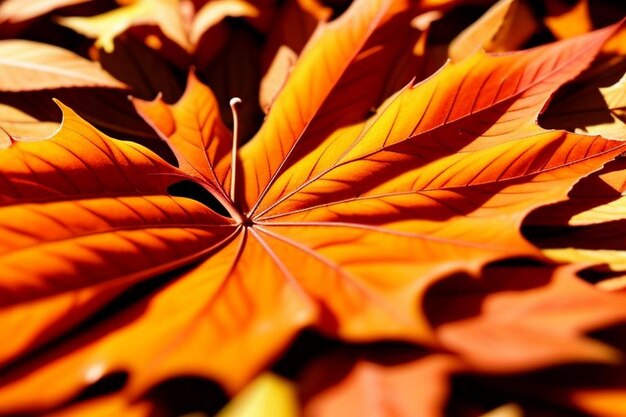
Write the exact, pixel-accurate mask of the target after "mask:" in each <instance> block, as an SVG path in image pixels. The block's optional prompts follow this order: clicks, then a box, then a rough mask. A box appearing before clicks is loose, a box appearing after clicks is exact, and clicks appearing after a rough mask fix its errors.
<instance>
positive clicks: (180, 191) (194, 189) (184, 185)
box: [167, 180, 232, 218]
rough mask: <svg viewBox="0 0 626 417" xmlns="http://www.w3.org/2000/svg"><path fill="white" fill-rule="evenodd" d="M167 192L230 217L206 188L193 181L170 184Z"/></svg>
mask: <svg viewBox="0 0 626 417" xmlns="http://www.w3.org/2000/svg"><path fill="white" fill-rule="evenodd" d="M167 192H168V193H169V194H170V195H171V196H174V197H185V198H190V199H192V200H195V201H197V202H198V203H200V204H202V205H205V206H207V207H208V208H210V209H211V210H213V211H214V212H216V213H217V214H219V215H221V216H224V217H228V218H232V216H231V215H230V213H229V212H228V210H226V208H225V207H224V206H223V205H222V203H220V202H219V201H218V200H217V198H215V196H213V194H211V193H210V192H209V191H208V190H207V189H206V188H204V187H203V186H201V185H200V184H197V183H195V182H193V181H187V180H186V181H181V182H177V183H176V184H173V185H171V186H170V187H169V188H168V189H167Z"/></svg>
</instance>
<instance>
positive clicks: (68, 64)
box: [0, 40, 126, 91]
mask: <svg viewBox="0 0 626 417" xmlns="http://www.w3.org/2000/svg"><path fill="white" fill-rule="evenodd" d="M0 68H1V69H2V72H1V73H0V91H33V90H43V89H56V88H62V87H107V88H125V87H126V86H125V85H124V84H123V83H121V82H119V81H117V80H116V79H115V78H113V77H112V76H111V75H109V74H108V73H107V72H106V71H103V70H102V68H100V66H99V65H98V64H95V63H93V62H90V61H88V60H86V59H84V58H82V57H80V56H78V55H76V54H73V53H72V52H69V51H67V50H65V49H62V48H59V47H56V46H51V45H46V44H43V43H38V42H31V41H26V40H4V41H0Z"/></svg>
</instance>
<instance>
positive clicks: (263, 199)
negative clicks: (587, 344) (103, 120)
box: [0, 0, 626, 412]
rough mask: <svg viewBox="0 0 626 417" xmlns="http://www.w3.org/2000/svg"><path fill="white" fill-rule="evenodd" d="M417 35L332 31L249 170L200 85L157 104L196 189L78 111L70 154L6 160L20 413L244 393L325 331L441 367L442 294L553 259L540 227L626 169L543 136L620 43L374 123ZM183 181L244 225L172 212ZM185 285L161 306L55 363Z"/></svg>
mask: <svg viewBox="0 0 626 417" xmlns="http://www.w3.org/2000/svg"><path fill="white" fill-rule="evenodd" d="M408 15H409V7H408V6H407V4H405V3H404V2H390V1H385V0H380V1H367V0H361V1H356V2H355V3H354V4H353V5H352V6H351V8H350V9H349V10H348V11H347V12H346V13H345V14H344V15H342V16H341V17H340V18H339V19H337V20H335V21H333V22H332V23H328V24H326V25H325V26H324V28H323V29H321V30H319V31H318V32H317V34H316V35H315V36H314V37H313V40H312V41H311V43H310V44H309V45H307V47H306V48H305V50H304V52H303V54H302V56H301V57H300V59H299V61H298V62H297V64H296V65H295V67H294V68H293V71H292V72H291V74H290V76H289V78H288V80H287V82H286V83H285V85H284V87H283V89H282V90H281V92H280V93H279V95H278V96H277V98H276V100H275V101H274V103H273V106H272V109H271V111H270V112H269V114H268V116H267V119H266V120H265V122H264V124H263V126H262V127H261V129H260V131H259V132H258V133H257V134H256V136H255V137H254V138H253V139H252V140H251V141H250V142H249V143H248V144H246V145H245V146H243V147H242V148H241V149H240V150H239V151H238V152H233V153H232V154H231V153H230V152H229V148H230V146H231V135H230V133H229V132H228V130H227V129H226V128H225V127H224V126H223V125H222V122H221V121H220V118H219V112H218V106H217V101H216V100H215V97H214V96H213V95H212V93H211V91H210V90H209V89H208V88H207V87H206V86H204V85H202V84H201V83H200V82H199V81H197V80H196V79H195V78H194V77H193V76H192V77H190V79H189V85H188V88H187V91H186V93H185V95H184V96H183V97H182V99H181V100H180V101H179V102H178V103H177V104H175V105H173V106H170V105H167V104H165V103H163V102H162V101H160V100H158V99H157V100H156V101H154V102H141V101H136V103H135V104H136V106H137V108H138V109H139V111H140V112H141V113H142V114H144V116H145V117H146V119H147V120H148V121H149V122H150V123H151V124H152V125H153V126H154V127H155V128H156V129H158V130H159V132H160V134H161V136H162V137H163V138H164V139H165V140H166V141H167V142H168V143H169V144H170V146H171V147H172V150H173V151H174V152H175V154H176V156H177V158H178V161H179V165H180V167H179V168H176V167H173V166H171V165H169V164H168V163H166V162H165V161H163V160H162V159H161V158H159V157H158V156H157V155H156V154H154V153H152V152H151V151H149V150H147V149H145V148H143V147H142V146H140V145H137V144H133V143H127V142H122V141H118V140H115V139H111V138H109V137H107V136H106V135H104V134H103V133H101V132H99V131H97V130H96V129H95V128H93V127H91V126H90V125H89V124H87V123H86V122H84V121H83V120H81V119H80V118H79V117H78V116H77V115H76V114H74V113H73V112H72V111H71V110H70V109H68V108H67V107H64V106H62V105H61V107H62V109H63V112H64V120H63V124H62V127H61V129H60V130H59V131H58V132H56V133H55V134H54V135H53V136H52V137H51V138H49V139H46V140H43V141H15V143H13V144H12V145H11V146H10V147H8V149H6V150H4V151H2V152H0V166H2V171H1V174H0V201H1V202H2V205H3V206H2V210H4V213H5V215H4V216H2V220H0V233H1V234H0V242H2V245H3V246H2V247H1V248H0V270H1V271H2V274H1V277H0V288H2V291H1V292H0V302H1V303H2V306H3V308H2V311H1V312H0V329H1V330H0V334H1V335H4V339H5V340H6V344H5V345H4V346H3V349H2V351H0V355H1V356H0V362H1V363H3V364H16V363H17V364H18V365H15V366H13V367H11V368H10V369H9V371H7V373H6V374H5V375H4V377H3V380H2V381H3V385H4V386H3V388H2V389H0V412H15V410H18V411H40V410H44V409H46V408H48V407H51V406H54V405H56V404H59V402H60V401H63V400H66V399H68V398H70V397H71V396H72V395H75V394H76V393H77V392H79V390H80V389H81V388H83V387H84V386H85V385H86V384H90V383H93V382H95V381H97V380H99V379H101V378H102V377H103V376H104V375H107V374H108V373H111V372H115V371H123V372H128V373H129V374H130V383H129V388H130V392H131V393H132V394H138V393H141V392H144V391H145V390H146V389H147V388H149V387H150V386H152V385H153V384H155V383H157V382H159V381H161V380H163V379H164V378H167V377H170V376H173V375H199V376H203V377H210V378H214V379H216V380H217V381H219V382H220V383H221V384H222V385H223V386H224V387H225V388H226V389H227V390H228V391H230V392H233V391H236V390H238V389H239V388H240V387H242V385H243V384H245V383H246V382H247V381H249V380H250V378H251V377H252V376H254V375H255V374H256V373H257V372H258V371H259V369H260V368H261V367H262V366H264V365H266V364H267V363H268V361H270V360H272V359H273V358H274V357H276V355H278V354H279V353H280V352H281V351H282V350H283V349H284V347H285V346H286V345H287V344H288V342H289V341H290V340H291V339H293V338H294V337H295V335H296V334H297V333H298V332H299V331H300V330H301V329H303V328H305V327H314V328H315V329H317V330H319V331H321V332H322V333H324V334H326V335H330V336H332V337H338V338H342V339H345V340H351V341H373V340H390V339H392V340H398V339H399V340H405V341H410V342H415V343H421V344H426V345H437V343H438V341H437V340H436V337H435V334H434V329H433V328H432V326H431V324H430V323H429V322H428V320H427V319H426V318H425V316H424V313H423V311H422V310H421V308H416V307H417V306H419V305H420V302H421V299H422V297H423V295H424V292H425V290H426V288H427V287H428V286H429V285H430V284H431V283H432V282H435V281H437V280H439V279H441V278H442V277H445V276H448V275H450V274H452V273H454V272H459V271H465V272H469V273H476V272H478V271H479V270H480V269H481V267H483V266H484V265H485V264H486V263H488V262H490V261H494V260H500V259H505V258H510V257H517V256H532V257H540V256H541V255H540V252H539V251H538V250H537V249H536V248H535V247H534V246H532V245H530V244H529V243H528V242H527V241H526V240H525V239H524V238H523V237H522V235H521V234H520V232H519V226H520V224H521V221H522V219H523V218H524V217H525V216H526V214H527V213H528V212H529V211H530V210H532V209H534V208H536V207H538V206H540V205H544V204H547V203H552V202H556V201H560V200H562V199H564V198H565V196H566V195H567V192H568V190H569V189H570V188H571V187H572V185H573V184H574V183H576V182H577V181H578V179H579V178H580V177H582V176H585V175H587V174H589V173H590V172H593V171H596V170H598V169H600V168H601V167H602V166H603V164H605V163H606V162H607V161H610V160H611V159H613V158H614V157H615V156H617V155H619V154H620V153H622V152H623V151H624V149H625V148H626V144H624V143H621V142H616V141H611V140H606V139H603V138H601V137H599V136H582V135H577V134H573V133H567V132H564V131H556V130H544V129H541V128H540V127H539V126H538V125H537V124H536V119H537V116H538V114H539V112H540V111H541V109H542V108H543V107H544V105H545V104H546V102H547V101H548V100H549V98H550V97H551V95H552V94H553V93H554V91H555V90H556V89H557V88H558V87H559V86H561V85H562V84H564V83H565V82H567V81H569V80H570V79H572V78H573V77H575V76H576V75H577V74H578V73H579V72H580V71H582V70H583V69H585V68H586V67H587V66H588V64H589V63H590V62H591V60H592V59H593V58H594V56H595V55H596V54H597V53H598V51H599V50H600V48H601V47H602V45H603V44H604V42H605V40H606V39H607V38H608V37H609V36H610V34H611V33H612V32H613V30H614V29H613V28H609V29H605V30H601V31H597V32H594V33H592V34H590V35H587V36H584V37H580V38H575V39H573V40H568V41H563V42H560V43H555V44H551V45H547V46H543V47H539V48H536V49H532V50H529V51H525V52H520V53H514V54H505V55H493V56H492V55H487V54H484V53H478V54H476V55H474V56H473V57H471V58H468V59H466V60H464V61H463V62H461V63H458V64H449V65H447V66H445V67H444V68H443V69H441V70H440V71H439V72H438V73H437V74H436V75H434V76H433V77H431V78H430V79H428V80H426V81H424V82H422V83H419V84H415V83H413V82H411V83H409V85H407V86H406V87H405V88H403V89H402V90H400V91H399V92H398V93H397V94H395V95H393V96H392V97H391V98H389V99H388V100H386V101H385V102H384V103H383V104H382V105H381V106H380V107H379V110H378V112H377V114H375V115H374V116H372V117H370V118H368V119H367V120H365V121H363V119H364V117H365V116H366V115H367V114H368V112H369V111H370V109H371V107H372V106H375V105H379V104H381V102H382V101H383V99H384V98H385V97H386V93H388V91H389V86H390V84H393V83H394V82H396V81H395V80H391V81H390V80H389V79H388V77H387V75H386V73H385V72H384V71H370V68H371V67H372V65H389V64H390V63H389V61H387V60H388V59H393V57H394V56H395V55H394V54H395V53H396V52H394V49H393V48H384V47H382V48H381V44H383V45H388V44H389V43H392V42H393V40H390V39H393V36H394V35H397V32H398V31H400V32H401V33H403V32H402V29H399V28H401V26H399V25H397V24H396V23H397V22H398V21H404V20H406V19H407V17H408ZM390 37H391V38H390ZM390 54H391V55H390ZM391 64H392V63H391ZM236 136H237V135H235V137H236ZM233 157H234V160H235V164H232V163H231V161H232V160H233ZM233 168H234V169H233ZM181 180H192V181H194V182H195V183H196V184H198V185H200V186H202V187H204V188H205V189H206V190H208V191H209V192H210V193H211V194H212V195H213V197H215V199H217V200H218V201H219V203H220V204H221V205H222V206H223V208H224V210H225V211H226V212H228V215H221V214H218V213H217V212H215V211H213V210H211V209H210V208H209V207H208V206H206V205H204V204H202V203H200V202H198V201H196V200H193V199H190V198H187V197H183V196H176V195H173V193H170V192H169V191H168V190H171V188H170V187H171V186H172V185H173V184H175V183H177V182H180V181H181ZM33 259H36V260H37V262H33V261H32V260H33ZM188 265H193V267H192V268H190V269H186V270H180V269H178V268H182V267H185V266H188ZM174 270H176V271H177V273H176V277H177V279H175V280H172V281H168V282H165V283H161V284H162V287H161V288H158V291H156V289H155V292H154V294H153V295H151V296H150V297H149V298H146V299H143V300H141V301H140V302H138V303H135V304H133V305H131V306H128V308H125V309H122V310H121V311H120V312H118V313H117V314H115V315H114V316H113V317H111V318H108V319H106V320H103V321H101V322H99V323H97V324H96V325H93V326H91V327H89V328H88V329H85V331H84V332H81V333H80V334H79V335H78V336H77V337H69V338H67V339H65V340H62V342H61V343H57V344H56V345H55V346H54V347H53V348H49V349H46V350H45V351H39V352H37V349H39V348H41V347H42V346H45V345H46V343H49V342H51V341H53V340H57V339H58V338H59V337H60V336H62V335H64V334H66V333H67V332H68V331H69V330H71V329H73V328H75V326H77V325H78V324H80V323H82V322H83V321H84V320H86V319H87V318H89V317H91V316H92V315H93V314H94V313H95V312H96V311H98V310H100V309H102V308H103V307H104V306H105V305H107V304H108V303H109V302H111V301H112V300H113V299H116V298H117V297H118V296H120V294H123V293H124V292H125V291H127V290H129V289H130V288H132V287H133V286H135V285H136V284H138V283H140V282H146V280H147V279H148V278H150V277H152V276H155V275H157V274H161V273H165V272H168V271H174ZM15 277H19V279H17V280H16V279H15ZM148 282H150V281H148ZM26 321H28V323H29V325H28V327H24V323H25V322H26ZM18 329H19V330H20V331H19V332H17V330H18ZM16 334H17V335H18V336H16ZM34 353H37V354H34ZM30 354H33V355H32V356H30V357H29V359H30V360H28V361H26V362H24V364H23V365H21V366H20V365H19V360H20V359H22V358H25V357H27V355H30ZM42 387H45V390H43V389H42ZM33 392H38V393H39V395H38V398H37V401H36V402H33V401H32V393H33Z"/></svg>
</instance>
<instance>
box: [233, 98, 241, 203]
mask: <svg viewBox="0 0 626 417" xmlns="http://www.w3.org/2000/svg"><path fill="white" fill-rule="evenodd" d="M240 103H241V99H240V98H239V97H233V98H231V99H230V110H231V111H232V112H233V150H232V153H231V160H230V199H231V201H232V202H233V204H234V203H235V192H236V183H237V147H238V143H237V142H238V135H239V117H238V115H237V105H238V104H240Z"/></svg>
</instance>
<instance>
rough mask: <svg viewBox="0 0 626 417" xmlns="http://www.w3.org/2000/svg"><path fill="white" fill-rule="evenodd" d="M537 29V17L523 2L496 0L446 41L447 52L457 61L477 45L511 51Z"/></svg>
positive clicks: (517, 0) (493, 49) (492, 50)
mask: <svg viewBox="0 0 626 417" xmlns="http://www.w3.org/2000/svg"><path fill="white" fill-rule="evenodd" d="M537 29H538V23H537V20H536V18H535V17H534V15H533V12H532V10H531V9H530V6H529V5H528V4H527V3H526V2H524V1H523V0H500V1H499V2H498V3H496V4H495V5H494V6H493V7H491V9H489V11H488V12H487V13H485V14H484V15H483V16H482V17H481V18H480V19H478V20H477V21H476V22H474V23H473V24H472V25H471V26H470V27H468V28H467V29H465V30H464V31H463V32H462V33H461V34H460V35H458V36H457V37H456V38H455V39H454V40H453V41H452V42H451V43H450V47H449V48H448V54H449V56H450V58H451V59H452V60H453V61H455V62H458V61H461V60H463V59H465V58H467V57H469V56H471V55H473V54H474V53H476V52H478V51H479V50H481V49H483V50H485V51H487V52H502V51H513V50H516V49H518V48H519V47H520V46H522V45H523V44H524V43H525V42H526V41H527V40H528V39H529V38H530V37H531V36H532V35H533V34H535V32H536V31H537Z"/></svg>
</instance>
